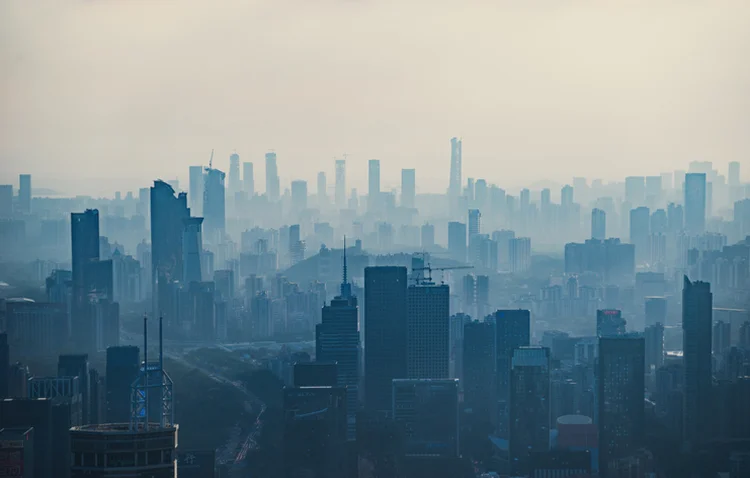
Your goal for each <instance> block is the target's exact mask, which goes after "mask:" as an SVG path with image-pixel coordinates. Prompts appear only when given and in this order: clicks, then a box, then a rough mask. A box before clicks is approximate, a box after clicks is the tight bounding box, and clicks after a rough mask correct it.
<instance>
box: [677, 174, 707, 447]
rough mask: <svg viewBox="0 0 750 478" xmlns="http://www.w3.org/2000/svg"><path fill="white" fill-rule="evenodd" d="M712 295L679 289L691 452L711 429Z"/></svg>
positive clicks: (697, 286) (699, 287) (700, 288)
mask: <svg viewBox="0 0 750 478" xmlns="http://www.w3.org/2000/svg"><path fill="white" fill-rule="evenodd" d="M686 188H687V186H686ZM712 307H713V294H712V293H711V285H710V284H709V283H708V282H690V280H689V279H688V278H687V277H685V278H684V285H683V288H682V337H683V338H682V349H683V361H684V370H685V380H684V387H683V390H684V391H683V398H684V403H683V425H682V426H683V438H684V442H683V446H684V447H685V448H686V449H692V448H693V447H695V446H696V445H699V444H700V443H701V442H703V441H705V440H706V439H707V438H708V436H709V435H708V434H707V433H706V430H710V428H711V420H712V418H711V417H712V414H711V413H712V402H711V384H712V368H711V364H712V362H711V314H712Z"/></svg>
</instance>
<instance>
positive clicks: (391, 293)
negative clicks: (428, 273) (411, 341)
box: [364, 266, 407, 413]
mask: <svg viewBox="0 0 750 478" xmlns="http://www.w3.org/2000/svg"><path fill="white" fill-rule="evenodd" d="M406 289H407V271H406V267H390V266H386V267H366V268H365V317H364V323H365V350H366V351H367V353H366V354H365V408H367V409H368V410H371V411H377V412H384V413H390V411H391V408H392V404H391V393H392V385H391V382H392V381H393V379H395V378H406V376H407V375H406V336H407V335H406V334H407V330H406V323H407V322H406Z"/></svg>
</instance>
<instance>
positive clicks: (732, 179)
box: [727, 161, 741, 188]
mask: <svg viewBox="0 0 750 478" xmlns="http://www.w3.org/2000/svg"><path fill="white" fill-rule="evenodd" d="M727 182H728V185H729V187H730V188H732V187H737V186H739V185H740V184H741V181H740V162H739V161H732V162H730V163H729V169H728V170H727Z"/></svg>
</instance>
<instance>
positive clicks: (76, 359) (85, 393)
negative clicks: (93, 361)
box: [57, 354, 91, 424]
mask: <svg viewBox="0 0 750 478" xmlns="http://www.w3.org/2000/svg"><path fill="white" fill-rule="evenodd" d="M57 376H58V377H78V387H79V390H80V392H81V397H82V402H81V403H82V405H83V406H82V409H83V417H82V418H83V420H82V421H83V424H87V423H91V421H90V419H91V388H90V384H89V356H88V354H77V355H60V357H59V358H58V359H57Z"/></svg>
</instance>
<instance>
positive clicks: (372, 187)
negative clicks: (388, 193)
mask: <svg viewBox="0 0 750 478" xmlns="http://www.w3.org/2000/svg"><path fill="white" fill-rule="evenodd" d="M379 204H380V161H379V160H377V159H371V160H370V161H368V163H367V208H368V209H369V210H370V211H374V210H375V209H376V208H377V207H378V205H379Z"/></svg>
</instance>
